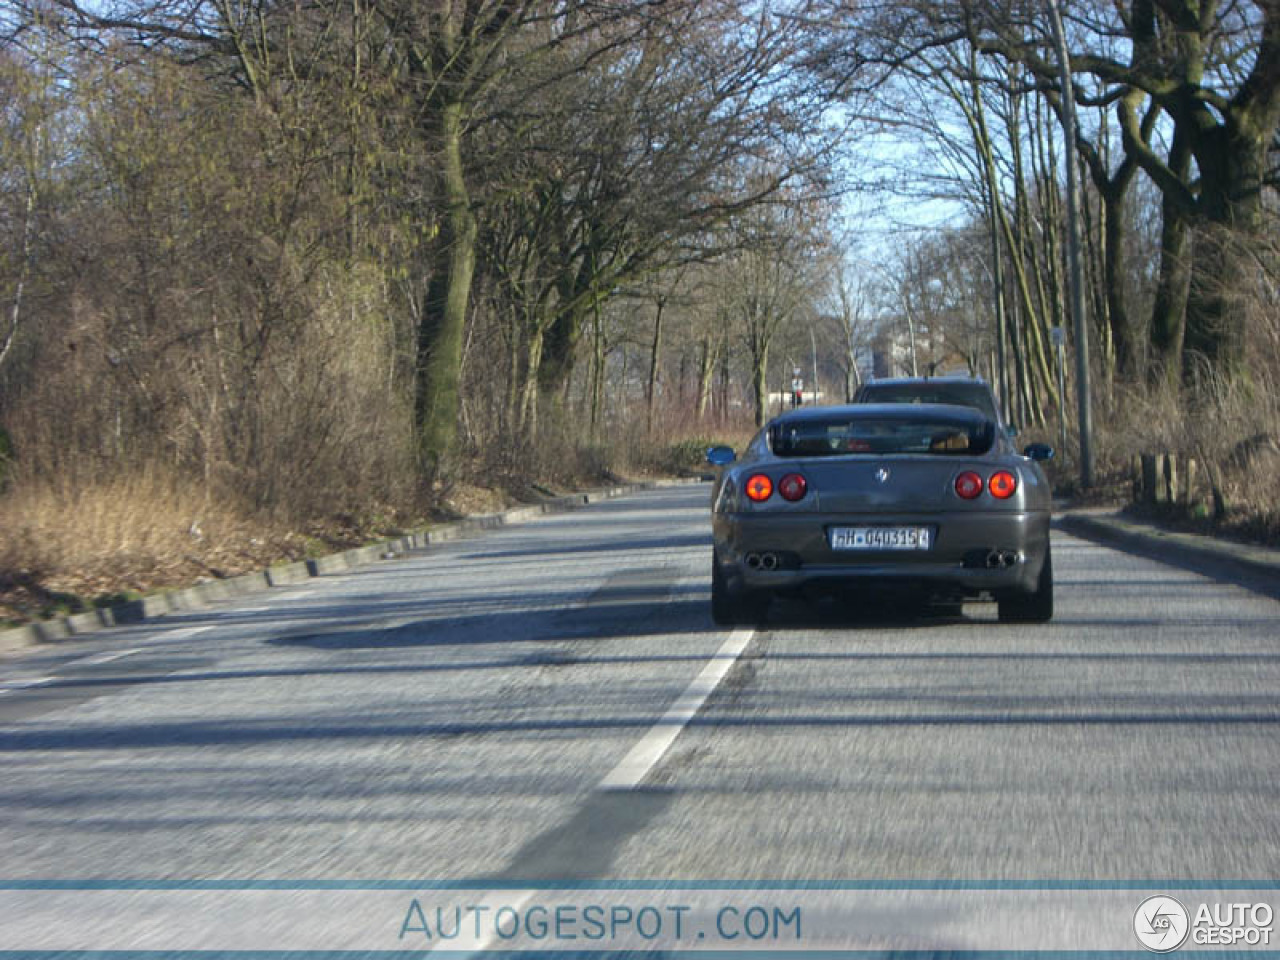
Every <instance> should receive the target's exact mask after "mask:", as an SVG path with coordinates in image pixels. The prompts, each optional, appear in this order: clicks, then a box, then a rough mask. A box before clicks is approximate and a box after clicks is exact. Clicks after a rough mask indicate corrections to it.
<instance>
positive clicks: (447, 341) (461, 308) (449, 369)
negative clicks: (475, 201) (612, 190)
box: [416, 102, 476, 477]
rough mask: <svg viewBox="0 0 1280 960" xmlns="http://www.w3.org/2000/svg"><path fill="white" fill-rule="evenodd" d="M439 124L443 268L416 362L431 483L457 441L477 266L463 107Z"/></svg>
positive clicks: (435, 280) (445, 110)
mask: <svg viewBox="0 0 1280 960" xmlns="http://www.w3.org/2000/svg"><path fill="white" fill-rule="evenodd" d="M437 122H438V125H439V128H438V132H439V136H440V146H441V158H440V186H441V188H442V192H443V195H444V201H445V216H444V219H443V220H442V222H441V225H440V226H441V229H440V239H441V244H440V246H441V249H442V250H443V251H444V255H445V268H444V270H442V271H437V272H436V273H435V274H434V275H433V276H432V278H431V283H430V285H429V287H428V290H427V303H426V310H425V315H424V317H423V322H422V326H421V327H420V329H419V332H418V358H417V369H418V390H417V411H416V412H417V420H418V442H419V452H420V455H421V458H422V465H423V468H424V470H425V471H426V473H427V476H428V477H432V476H434V475H435V474H436V473H437V472H438V471H439V469H440V467H441V465H442V461H443V460H444V459H445V458H447V457H448V455H449V453H450V452H451V451H452V449H453V446H454V443H455V442H456V440H457V435H458V412H459V408H460V403H461V397H460V393H459V390H460V381H461V372H462V338H463V331H464V329H465V327H466V320H467V307H468V304H469V302H470V298H471V281H472V277H473V276H474V275H475V266H476V219H475V213H474V212H473V211H472V209H471V195H470V193H469V191H468V188H467V180H466V174H465V171H464V169H463V165H462V137H463V116H462V104H461V103H456V102H454V103H447V104H444V105H443V106H442V108H441V110H440V116H439V118H438V121H437Z"/></svg>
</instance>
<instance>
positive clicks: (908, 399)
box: [859, 383, 996, 420]
mask: <svg viewBox="0 0 1280 960" xmlns="http://www.w3.org/2000/svg"><path fill="white" fill-rule="evenodd" d="M859 399H860V400H861V401H862V402H863V403H944V404H950V405H952V406H961V407H973V408H974V409H977V410H981V411H982V412H983V413H984V414H986V415H987V416H988V417H991V418H992V419H993V420H994V419H995V415H996V411H995V406H994V405H993V404H992V401H991V391H990V390H988V389H987V388H986V387H985V386H983V385H982V384H978V383H974V384H968V383H939V384H914V383H912V384H885V385H884V386H876V385H875V384H868V385H867V386H865V387H863V388H862V393H861V395H860V396H859Z"/></svg>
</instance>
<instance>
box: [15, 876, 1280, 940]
mask: <svg viewBox="0 0 1280 960" xmlns="http://www.w3.org/2000/svg"><path fill="white" fill-rule="evenodd" d="M1277 901H1280V892H1278V891H1277V890H1276V889H1274V888H1270V889H1257V890H1247V889H1227V890H1213V889H1204V890H1199V889H1182V890H1180V889H1159V888H1155V889H1150V890H1148V889H1095V888H1084V889H1076V888H1064V889H1056V888H1040V889H1033V888H1020V887H1010V888H991V889H981V888H976V887H973V888H969V887H964V888H960V889H950V888H946V887H939V888H916V887H906V888H902V889H897V888H865V887H861V886H849V887H841V886H833V887H830V888H822V889H817V888H808V887H801V888H795V889H788V888H781V887H771V888H749V887H744V888H729V887H727V888H724V889H712V888H703V887H687V888H679V887H671V888H661V889H659V888H647V887H643V886H633V887H628V886H623V885H619V886H614V887H606V886H603V885H601V886H591V887H582V888H554V887H553V888H541V889H528V890H515V889H462V888H436V889H432V888H425V889H413V888H410V887H408V886H404V887H401V886H400V885H398V884H397V885H391V884H388V885H377V884H370V885H368V886H361V885H352V886H350V887H346V886H338V885H325V884H317V885H314V886H307V885H304V884H299V885H297V886H289V885H286V884H257V885H255V884H246V885H244V886H234V885H230V884H228V885H226V886H225V888H224V887H223V886H222V885H201V884H192V885H189V886H182V885H178V884H174V885H156V886H155V887H148V886H146V885H142V884H138V885H129V886H127V887H118V888H111V887H107V886H103V887H101V888H71V887H69V886H66V885H59V884H45V885H39V884H28V885H22V884H11V885H8V886H3V887H2V888H0V951H102V950H116V951H142V950H152V951H166V952H173V951H195V950H203V951H209V950H226V951H233V950H234V951H313V952H329V951H419V952H420V951H429V950H440V951H447V952H451V953H452V952H464V953H473V952H483V951H513V950H520V951H539V952H557V951H563V952H568V951H573V952H577V953H583V952H588V953H590V952H605V951H619V950H642V951H658V950H662V951H706V950H716V951H726V950H730V951H766V952H779V951H788V952H808V951H828V952H829V951H853V950H884V949H894V950H931V951H932V950H966V951H975V950H981V951H997V950H998V951H1010V950H1019V951H1041V950H1088V951H1100V950H1112V951H1114V950H1127V951H1135V950H1138V951H1141V950H1143V949H1144V948H1145V949H1148V950H1151V951H1154V952H1162V953H1166V952H1173V951H1175V950H1179V949H1181V950H1191V949H1194V950H1200V951H1202V950H1225V949H1233V950H1275V949H1276V948H1277V944H1276V942H1275V937H1274V936H1273V921H1274V912H1275V911H1274V907H1275V906H1276V904H1277Z"/></svg>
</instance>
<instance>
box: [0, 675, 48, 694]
mask: <svg viewBox="0 0 1280 960" xmlns="http://www.w3.org/2000/svg"><path fill="white" fill-rule="evenodd" d="M56 679H57V678H56V677H37V678H36V679H34V680H22V681H20V682H18V683H10V684H6V685H5V686H3V687H0V695H3V694H6V693H17V692H18V691H19V690H28V689H30V688H31V687H43V686H44V685H45V684H46V683H53V681H54V680H56Z"/></svg>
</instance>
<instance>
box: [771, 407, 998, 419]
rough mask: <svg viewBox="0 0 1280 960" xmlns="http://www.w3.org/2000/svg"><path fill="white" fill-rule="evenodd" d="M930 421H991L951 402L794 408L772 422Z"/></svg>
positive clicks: (971, 409) (968, 408)
mask: <svg viewBox="0 0 1280 960" xmlns="http://www.w3.org/2000/svg"><path fill="white" fill-rule="evenodd" d="M832 419H849V420H931V421H933V422H935V423H936V422H938V421H944V422H948V423H956V424H975V423H984V422H986V421H987V420H989V419H990V418H989V417H987V415H986V414H985V413H983V412H982V411H981V410H979V409H977V408H976V407H964V406H959V405H958V404H952V403H844V404H837V405H833V406H829V407H816V406H810V407H797V408H796V409H795V410H789V411H787V412H786V413H784V414H782V415H781V416H778V417H775V418H774V419H773V421H772V422H773V423H779V424H781V423H804V422H807V421H812V420H832Z"/></svg>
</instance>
